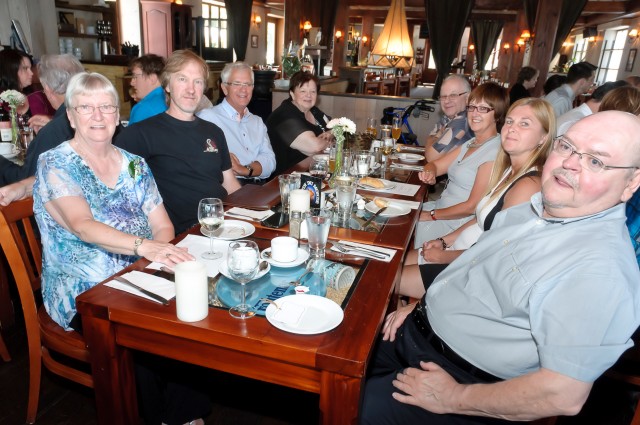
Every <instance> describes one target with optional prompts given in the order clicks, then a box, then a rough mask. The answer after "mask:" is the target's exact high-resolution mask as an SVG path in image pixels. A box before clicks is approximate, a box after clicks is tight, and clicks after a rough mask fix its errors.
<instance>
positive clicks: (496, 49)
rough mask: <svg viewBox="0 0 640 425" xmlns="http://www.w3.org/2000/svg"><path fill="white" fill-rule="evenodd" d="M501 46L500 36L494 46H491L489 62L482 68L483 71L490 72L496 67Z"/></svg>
mask: <svg viewBox="0 0 640 425" xmlns="http://www.w3.org/2000/svg"><path fill="white" fill-rule="evenodd" d="M501 45H502V34H500V37H498V40H497V41H496V45H495V46H493V50H491V55H489V60H488V61H487V63H486V65H485V66H484V70H485V71H491V70H494V69H496V68H497V67H498V58H499V57H500V46H501Z"/></svg>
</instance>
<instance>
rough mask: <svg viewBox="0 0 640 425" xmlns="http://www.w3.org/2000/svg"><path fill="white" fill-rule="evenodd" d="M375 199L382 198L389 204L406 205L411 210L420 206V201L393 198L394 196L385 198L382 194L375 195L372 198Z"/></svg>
mask: <svg viewBox="0 0 640 425" xmlns="http://www.w3.org/2000/svg"><path fill="white" fill-rule="evenodd" d="M376 199H382V200H385V201H387V202H389V205H394V204H395V205H406V206H408V207H409V208H411V209H412V210H417V209H418V208H420V202H417V201H406V200H404V199H394V198H385V197H383V196H376V197H375V198H373V201H374V202H375V200H376Z"/></svg>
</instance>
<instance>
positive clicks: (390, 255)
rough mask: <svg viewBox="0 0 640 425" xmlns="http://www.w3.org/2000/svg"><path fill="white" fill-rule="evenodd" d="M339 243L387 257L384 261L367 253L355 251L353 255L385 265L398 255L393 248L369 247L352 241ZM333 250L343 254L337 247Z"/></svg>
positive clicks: (332, 248)
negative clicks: (381, 262)
mask: <svg viewBox="0 0 640 425" xmlns="http://www.w3.org/2000/svg"><path fill="white" fill-rule="evenodd" d="M338 243H339V244H341V245H344V246H347V247H353V248H365V249H366V250H368V251H374V252H377V253H380V254H383V255H386V258H385V259H382V258H375V257H373V256H371V255H368V254H367V253H366V252H365V251H355V252H354V253H353V255H357V256H358V257H366V258H371V259H372V260H378V261H384V262H385V263H388V262H390V261H391V259H392V258H393V256H394V255H395V254H396V250H395V249H391V248H380V247H379V246H373V245H367V244H364V243H358V242H351V241H338ZM331 250H332V251H335V252H341V251H340V250H339V249H338V248H336V247H335V246H332V247H331Z"/></svg>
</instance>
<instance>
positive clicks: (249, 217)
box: [224, 212, 270, 223]
mask: <svg viewBox="0 0 640 425" xmlns="http://www.w3.org/2000/svg"><path fill="white" fill-rule="evenodd" d="M224 215H225V216H227V217H231V218H240V219H242V220H249V221H256V222H258V223H261V222H262V221H263V220H260V219H258V218H255V217H251V216H248V215H242V214H236V213H230V212H226V213H224ZM269 217H270V216H269ZM267 218H268V217H267ZM265 220H266V218H265Z"/></svg>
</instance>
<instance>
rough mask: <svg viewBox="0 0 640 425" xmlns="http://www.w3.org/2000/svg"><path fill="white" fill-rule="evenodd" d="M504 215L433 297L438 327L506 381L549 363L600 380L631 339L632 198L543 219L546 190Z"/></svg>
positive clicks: (639, 297)
mask: <svg viewBox="0 0 640 425" xmlns="http://www.w3.org/2000/svg"><path fill="white" fill-rule="evenodd" d="M531 200H532V202H531V204H529V203H525V204H521V205H518V206H515V207H513V208H509V209H507V210H505V211H502V212H500V213H498V214H497V215H496V218H495V221H494V223H493V226H492V228H491V230H489V231H487V232H485V233H484V234H483V235H482V236H481V237H480V239H479V240H478V243H476V244H475V245H474V246H472V247H471V248H469V249H468V250H467V251H466V252H465V253H464V254H462V255H461V256H460V257H459V258H458V259H456V260H455V261H454V262H453V263H451V265H450V266H449V267H447V268H446V269H445V271H443V272H442V273H441V274H440V275H439V276H438V277H437V279H436V280H435V281H434V283H433V284H432V285H431V286H430V288H429V290H428V292H427V294H426V296H425V298H426V300H425V301H426V304H425V305H426V306H427V314H428V318H429V322H430V323H431V325H432V327H433V329H434V331H435V332H436V334H438V335H439V336H440V337H441V338H442V339H443V340H444V341H445V342H446V343H447V344H448V345H449V346H451V348H452V349H453V350H454V351H455V352H456V353H458V354H459V355H460V356H462V357H463V358H465V359H466V360H467V361H469V362H470V363H472V364H474V365H475V366H477V367H479V368H480V369H482V370H484V371H486V372H489V373H491V374H493V375H496V376H499V377H501V378H505V379H507V378H513V377H516V376H520V375H524V374H526V373H530V372H534V371H536V370H538V369H540V368H545V369H549V370H552V371H555V372H557V373H560V374H562V375H565V376H570V377H572V378H574V379H578V380H581V381H585V382H593V381H594V380H595V379H596V378H597V377H598V376H600V375H601V374H602V373H603V372H604V371H605V370H607V369H608V368H609V367H610V366H611V365H613V364H614V363H615V362H616V360H617V359H618V357H619V356H620V355H621V354H622V353H623V352H624V351H625V350H626V349H627V348H629V347H630V346H631V345H632V344H633V343H632V341H631V339H630V336H631V334H632V333H633V332H634V331H635V330H636V329H637V328H638V325H639V324H640V291H639V288H640V270H639V269H638V266H637V264H636V259H635V255H634V251H633V248H632V246H631V242H630V240H629V232H628V231H627V228H626V226H625V205H624V204H619V205H616V206H615V207H613V208H610V209H608V210H605V211H602V212H600V213H597V214H594V215H591V216H586V217H577V218H569V219H551V218H544V217H542V201H541V195H540V193H537V194H535V195H534V196H533V197H532V198H531Z"/></svg>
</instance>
